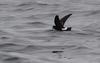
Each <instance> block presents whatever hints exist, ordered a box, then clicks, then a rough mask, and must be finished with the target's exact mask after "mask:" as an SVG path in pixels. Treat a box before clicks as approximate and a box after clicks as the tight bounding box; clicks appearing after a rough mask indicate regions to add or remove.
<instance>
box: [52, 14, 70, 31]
mask: <svg viewBox="0 0 100 63" xmlns="http://www.w3.org/2000/svg"><path fill="white" fill-rule="evenodd" d="M71 15H72V14H68V15H66V16H64V17H63V18H61V19H59V16H58V15H56V16H55V18H54V24H55V25H54V26H53V29H54V30H57V31H71V29H72V27H64V24H65V22H66V20H67V19H68V18H69V17H70V16H71Z"/></svg>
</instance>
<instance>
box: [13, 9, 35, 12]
mask: <svg viewBox="0 0 100 63" xmlns="http://www.w3.org/2000/svg"><path fill="white" fill-rule="evenodd" d="M33 9H34V8H26V9H25V8H18V9H15V10H13V11H14V12H25V11H29V10H33Z"/></svg>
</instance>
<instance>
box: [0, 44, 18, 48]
mask: <svg viewBox="0 0 100 63" xmlns="http://www.w3.org/2000/svg"><path fill="white" fill-rule="evenodd" d="M11 46H20V45H18V44H13V43H5V44H0V48H2V47H11Z"/></svg>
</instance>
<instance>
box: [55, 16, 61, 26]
mask: <svg viewBox="0 0 100 63" xmlns="http://www.w3.org/2000/svg"><path fill="white" fill-rule="evenodd" d="M54 23H55V26H57V27H61V28H62V27H63V25H62V23H61V21H60V20H59V16H58V15H56V16H55V18H54Z"/></svg>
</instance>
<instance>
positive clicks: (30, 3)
mask: <svg viewBox="0 0 100 63" xmlns="http://www.w3.org/2000/svg"><path fill="white" fill-rule="evenodd" d="M33 4H34V3H33V2H24V3H21V4H19V5H17V7H22V6H30V5H33Z"/></svg>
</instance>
